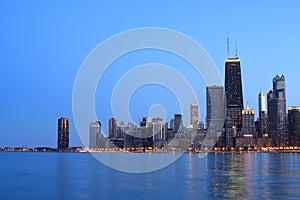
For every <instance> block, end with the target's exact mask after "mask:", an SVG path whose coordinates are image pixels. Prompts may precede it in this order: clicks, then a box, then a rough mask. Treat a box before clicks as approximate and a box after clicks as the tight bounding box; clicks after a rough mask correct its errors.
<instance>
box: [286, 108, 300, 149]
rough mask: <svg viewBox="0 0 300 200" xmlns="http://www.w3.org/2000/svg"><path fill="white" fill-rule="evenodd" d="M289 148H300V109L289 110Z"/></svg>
mask: <svg viewBox="0 0 300 200" xmlns="http://www.w3.org/2000/svg"><path fill="white" fill-rule="evenodd" d="M288 132H289V146H294V147H300V107H299V106H297V107H296V106H289V108H288Z"/></svg>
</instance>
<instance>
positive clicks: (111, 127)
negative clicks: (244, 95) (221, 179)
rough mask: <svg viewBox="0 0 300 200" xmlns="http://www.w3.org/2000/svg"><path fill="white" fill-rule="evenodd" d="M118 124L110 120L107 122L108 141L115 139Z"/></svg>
mask: <svg viewBox="0 0 300 200" xmlns="http://www.w3.org/2000/svg"><path fill="white" fill-rule="evenodd" d="M117 131H118V124H117V119H115V118H110V119H109V122H108V137H109V139H117Z"/></svg>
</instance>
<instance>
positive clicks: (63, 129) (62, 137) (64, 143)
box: [57, 117, 69, 151]
mask: <svg viewBox="0 0 300 200" xmlns="http://www.w3.org/2000/svg"><path fill="white" fill-rule="evenodd" d="M57 133H58V137H57V149H58V150H59V151H65V150H68V149H69V119H68V118H64V117H61V118H59V119H58V130H57Z"/></svg>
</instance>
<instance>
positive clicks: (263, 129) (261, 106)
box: [256, 92, 268, 138]
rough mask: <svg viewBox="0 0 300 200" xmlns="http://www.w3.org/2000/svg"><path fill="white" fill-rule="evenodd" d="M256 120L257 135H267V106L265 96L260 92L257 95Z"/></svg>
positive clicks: (260, 136)
mask: <svg viewBox="0 0 300 200" xmlns="http://www.w3.org/2000/svg"><path fill="white" fill-rule="evenodd" d="M258 114H259V116H258V121H257V122H256V126H257V133H258V137H259V138H262V137H267V136H268V130H267V107H266V96H265V95H264V94H263V93H262V92H260V93H259V95H258Z"/></svg>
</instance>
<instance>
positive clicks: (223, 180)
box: [0, 152, 300, 200]
mask: <svg viewBox="0 0 300 200" xmlns="http://www.w3.org/2000/svg"><path fill="white" fill-rule="evenodd" d="M299 188H300V154H296V153H233V154H231V153H224V154H222V153H218V154H214V153H210V154H208V155H207V156H206V157H204V158H203V159H199V157H198V155H197V154H184V155H183V156H182V157H181V158H180V159H178V160H177V161H176V162H174V163H172V164H171V165H169V166H168V167H166V168H163V169H161V170H158V171H155V172H151V173H143V174H130V173H124V172H119V171H116V170H114V169H111V168H109V167H106V166H104V165H103V164H101V163H100V162H98V161H97V160H96V159H95V158H93V157H92V156H91V155H90V154H88V153H14V152H12V153H8V152H1V153H0V199H1V200H2V199H5V200H6V199H8V200H9V199H22V200H23V199H72V200H73V199H143V200H146V199H300V191H299Z"/></svg>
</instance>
